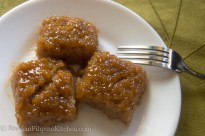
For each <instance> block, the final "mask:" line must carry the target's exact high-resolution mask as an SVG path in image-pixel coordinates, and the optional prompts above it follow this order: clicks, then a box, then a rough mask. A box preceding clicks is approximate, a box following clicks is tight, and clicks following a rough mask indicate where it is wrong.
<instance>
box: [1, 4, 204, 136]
mask: <svg viewBox="0 0 205 136" xmlns="http://www.w3.org/2000/svg"><path fill="white" fill-rule="evenodd" d="M23 1H25V0H0V16H1V15H2V14H3V13H5V12H6V11H8V10H9V9H11V8H12V7H14V6H16V5H18V4H20V3H21V2H23ZM115 1H116V2H119V3H121V4H122V5H124V6H126V7H128V8H130V9H131V10H133V11H135V12H136V13H137V14H139V15H140V16H141V17H143V18H144V19H145V20H146V21H147V22H149V23H150V24H151V25H152V26H153V28H154V29H155V30H156V31H157V32H158V33H159V35H160V36H161V37H162V39H163V40H164V41H165V43H166V44H167V46H168V47H171V48H173V49H174V50H176V51H177V52H178V53H179V54H181V55H182V57H183V58H184V59H185V62H186V63H187V64H188V65H189V66H190V67H191V68H193V69H195V70H196V71H198V72H201V73H205V3H204V0H115ZM180 81H181V88H182V112H181V118H180V121H179V126H178V129H177V132H176V136H204V135H205V127H204V126H205V117H204V115H205V81H203V80H200V79H197V78H195V77H193V76H190V75H188V74H186V73H182V74H180Z"/></svg>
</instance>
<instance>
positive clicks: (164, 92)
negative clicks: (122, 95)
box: [0, 0, 181, 136]
mask: <svg viewBox="0 0 205 136" xmlns="http://www.w3.org/2000/svg"><path fill="white" fill-rule="evenodd" d="M52 15H67V16H74V17H80V18H83V19H85V20H88V21H90V22H93V23H94V24H95V25H96V26H97V27H98V28H99V31H100V33H99V43H100V48H101V49H103V50H107V51H110V52H112V53H115V52H116V47H117V46H119V45H129V44H140V45H161V46H165V45H164V42H163V41H162V39H161V38H160V37H159V36H158V34H157V33H156V32H155V31H154V30H153V29H152V27H151V26H150V25H149V24H147V23H146V22H145V21H144V20H143V19H142V18H141V17H139V16H138V15H136V14H135V13H134V12H132V11H130V10H129V9H127V8H125V7H123V6H122V5H120V4H117V3H115V2H112V1H104V0H34V1H29V2H26V3H24V4H22V5H20V6H18V7H16V8H14V9H12V10H11V11H9V12H8V13H6V14H5V15H3V16H2V17H1V19H0V60H1V61H0V65H1V66H0V72H1V73H0V75H1V76H0V113H1V115H0V135H3V136H11V135H12V136H14V135H15V136H20V135H61V134H62V135H66V134H70V135H72V136H81V135H83V136H173V135H174V133H175V130H176V127H177V124H178V119H179V115H180V107H181V91H180V83H179V78H178V76H177V74H175V73H173V72H170V71H168V70H164V69H160V68H154V67H146V68H145V69H146V70H147V76H148V84H147V91H146V93H145V94H144V97H143V101H142V103H141V104H140V105H139V106H138V107H137V109H136V110H135V113H134V116H133V119H132V121H131V123H130V125H129V126H125V125H124V124H122V123H121V122H119V121H117V120H110V119H108V118H107V117H106V116H105V115H104V114H102V113H101V112H100V111H98V110H95V109H92V108H90V107H89V106H85V105H81V106H80V107H79V115H78V119H77V120H76V121H74V122H72V123H67V124H64V126H66V125H68V126H69V127H70V128H74V127H87V128H91V129H92V130H91V131H78V132H74V131H70V132H46V133H38V134H36V133H29V134H25V133H23V132H22V131H21V130H19V129H17V128H16V127H17V124H16V119H15V112H14V104H13V102H12V100H11V94H10V93H11V89H10V86H9V85H8V77H9V74H10V72H11V69H12V67H13V64H14V62H16V61H19V60H22V59H23V60H29V59H31V58H32V55H33V53H34V52H32V50H33V47H34V45H35V42H36V37H37V32H38V27H39V25H40V24H41V22H42V19H43V18H45V17H48V16H52ZM14 129H17V130H14Z"/></svg>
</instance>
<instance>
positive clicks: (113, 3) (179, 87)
mask: <svg viewBox="0 0 205 136" xmlns="http://www.w3.org/2000/svg"><path fill="white" fill-rule="evenodd" d="M42 1H49V0H30V1H25V2H23V3H21V4H20V5H17V6H16V7H14V8H12V9H10V10H9V11H7V12H6V13H4V14H3V15H2V16H1V17H0V24H1V22H2V21H3V20H4V19H6V18H7V16H9V15H10V14H13V12H15V11H16V10H19V9H21V8H23V7H24V6H29V5H30V4H32V3H37V2H42ZM78 1H81V0H78ZM88 1H95V2H103V3H107V4H110V5H112V6H117V7H119V8H120V9H122V10H124V11H127V12H129V13H130V15H132V16H134V17H135V18H137V19H138V20H140V21H141V22H143V24H144V25H146V26H147V27H148V28H149V30H151V31H152V32H154V33H155V35H156V36H157V37H158V39H159V40H161V42H162V43H163V44H162V46H165V47H166V45H165V43H164V41H163V40H162V38H161V37H160V35H159V34H158V33H157V32H156V30H155V29H154V28H153V27H152V26H151V25H150V24H149V23H148V22H147V21H146V20H145V19H144V18H143V17H141V16H140V15H139V14H137V12H134V11H132V10H131V9H129V8H128V7H126V6H124V5H122V4H120V3H117V2H115V1H112V0H99V1H96V0H88ZM175 78H176V80H177V84H176V85H177V88H178V90H179V91H180V93H179V102H180V103H178V104H179V108H178V111H177V118H176V120H175V121H174V123H173V127H172V131H171V132H170V133H171V135H173V136H174V134H175V133H176V130H177V127H178V124H179V119H180V115H181V104H182V102H181V101H182V97H181V93H182V92H181V86H180V80H179V76H178V75H175ZM2 86H3V85H2Z"/></svg>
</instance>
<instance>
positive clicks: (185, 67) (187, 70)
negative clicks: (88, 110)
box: [182, 64, 205, 80]
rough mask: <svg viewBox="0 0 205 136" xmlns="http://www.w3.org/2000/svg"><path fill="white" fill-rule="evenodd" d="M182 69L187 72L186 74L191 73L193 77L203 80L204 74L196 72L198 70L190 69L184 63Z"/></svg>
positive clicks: (204, 78)
mask: <svg viewBox="0 0 205 136" xmlns="http://www.w3.org/2000/svg"><path fill="white" fill-rule="evenodd" d="M182 71H184V72H186V73H188V74H191V75H193V76H195V77H198V78H200V79H203V80H205V75H203V74H200V73H198V72H196V71H194V70H192V69H191V68H189V67H188V66H187V65H186V64H184V67H183V69H182Z"/></svg>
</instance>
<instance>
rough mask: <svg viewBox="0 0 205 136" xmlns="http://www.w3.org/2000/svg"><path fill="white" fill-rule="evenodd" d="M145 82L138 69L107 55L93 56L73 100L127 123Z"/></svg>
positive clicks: (140, 70)
mask: <svg viewBox="0 0 205 136" xmlns="http://www.w3.org/2000/svg"><path fill="white" fill-rule="evenodd" d="M145 79H146V75H145V72H144V71H143V70H142V68H141V67H140V66H138V65H135V64H133V63H131V62H128V61H123V60H120V59H118V58H117V57H116V56H114V55H110V54H109V53H107V52H96V53H95V54H94V55H93V57H92V58H91V60H90V61H89V63H88V66H87V68H86V69H85V74H84V76H83V78H82V79H79V80H78V83H77V90H76V99H77V100H78V101H79V102H82V103H87V104H90V105H92V106H94V107H97V108H99V109H101V110H102V111H103V112H104V113H105V114H107V115H108V116H109V117H111V118H117V119H120V120H121V121H123V122H125V123H128V122H129V121H130V120H131V118H132V114H133V111H134V108H135V105H136V104H137V102H138V101H139V100H140V96H141V94H142V93H143V90H144V85H145Z"/></svg>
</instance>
